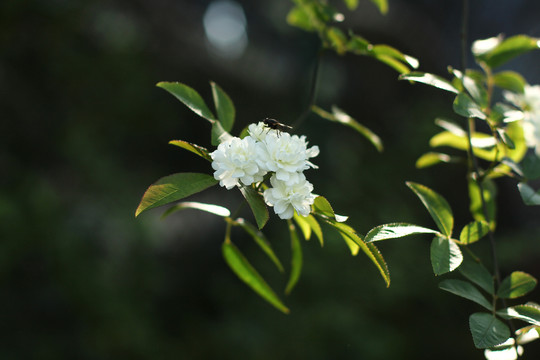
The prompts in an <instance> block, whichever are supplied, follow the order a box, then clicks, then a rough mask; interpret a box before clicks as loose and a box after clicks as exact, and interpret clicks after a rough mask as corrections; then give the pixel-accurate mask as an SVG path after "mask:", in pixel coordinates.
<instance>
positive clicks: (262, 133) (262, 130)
mask: <svg viewBox="0 0 540 360" xmlns="http://www.w3.org/2000/svg"><path fill="white" fill-rule="evenodd" d="M248 133H249V136H251V137H252V138H253V139H255V140H257V141H261V142H263V141H264V139H265V138H266V135H268V134H277V133H278V131H277V130H274V129H271V128H269V127H268V126H266V125H265V124H264V122H262V121H260V122H258V123H257V124H251V125H249V126H248Z"/></svg>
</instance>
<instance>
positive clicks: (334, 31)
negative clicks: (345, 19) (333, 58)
mask: <svg viewBox="0 0 540 360" xmlns="http://www.w3.org/2000/svg"><path fill="white" fill-rule="evenodd" d="M326 38H327V39H328V41H329V43H330V47H331V48H333V49H334V50H336V52H337V53H338V54H339V55H343V54H345V53H346V52H347V37H346V36H345V34H344V33H343V32H342V31H341V30H340V29H338V28H336V27H333V26H331V27H328V28H327V29H326Z"/></svg>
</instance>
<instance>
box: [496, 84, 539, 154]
mask: <svg viewBox="0 0 540 360" xmlns="http://www.w3.org/2000/svg"><path fill="white" fill-rule="evenodd" d="M504 95H505V98H506V100H508V101H510V102H511V103H513V104H514V105H516V106H517V107H519V108H520V109H521V110H522V111H523V132H524V134H525V141H526V142H527V146H529V147H534V148H535V152H536V154H537V155H538V156H540V85H534V86H531V85H525V91H524V92H523V94H515V93H510V92H506V93H505V94H504Z"/></svg>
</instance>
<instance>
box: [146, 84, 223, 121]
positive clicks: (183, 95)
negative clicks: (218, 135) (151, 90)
mask: <svg viewBox="0 0 540 360" xmlns="http://www.w3.org/2000/svg"><path fill="white" fill-rule="evenodd" d="M156 86H158V87H160V88H162V89H164V90H166V91H168V92H169V93H170V94H172V95H174V96H175V97H176V98H177V99H178V100H180V101H181V102H183V103H184V105H186V106H187V107H188V108H190V109H191V110H192V111H193V112H194V113H195V114H197V115H199V116H200V117H203V118H205V119H207V120H210V121H211V122H212V121H213V120H214V119H215V116H214V114H212V112H211V111H210V109H209V108H208V106H206V103H205V102H204V100H203V98H202V97H201V95H199V93H198V92H197V91H195V90H194V89H192V88H190V87H189V86H187V85H184V84H182V83H179V82H165V81H162V82H159V83H158V84H157V85H156Z"/></svg>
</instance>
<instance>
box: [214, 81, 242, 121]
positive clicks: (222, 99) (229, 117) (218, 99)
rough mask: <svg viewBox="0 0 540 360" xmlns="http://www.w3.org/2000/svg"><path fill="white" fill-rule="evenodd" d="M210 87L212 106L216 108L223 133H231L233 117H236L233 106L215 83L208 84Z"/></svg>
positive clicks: (227, 96)
mask: <svg viewBox="0 0 540 360" xmlns="http://www.w3.org/2000/svg"><path fill="white" fill-rule="evenodd" d="M210 85H211V87H212V95H213V97H214V104H215V106H216V111H217V116H218V119H219V122H220V123H221V125H222V126H223V129H224V130H225V131H228V132H229V131H231V129H232V127H233V124H234V117H235V115H236V111H235V109H234V104H233V102H232V100H231V98H230V97H229V95H227V93H225V91H223V89H221V88H220V87H219V86H218V85H217V84H216V83H215V82H211V83H210Z"/></svg>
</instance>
